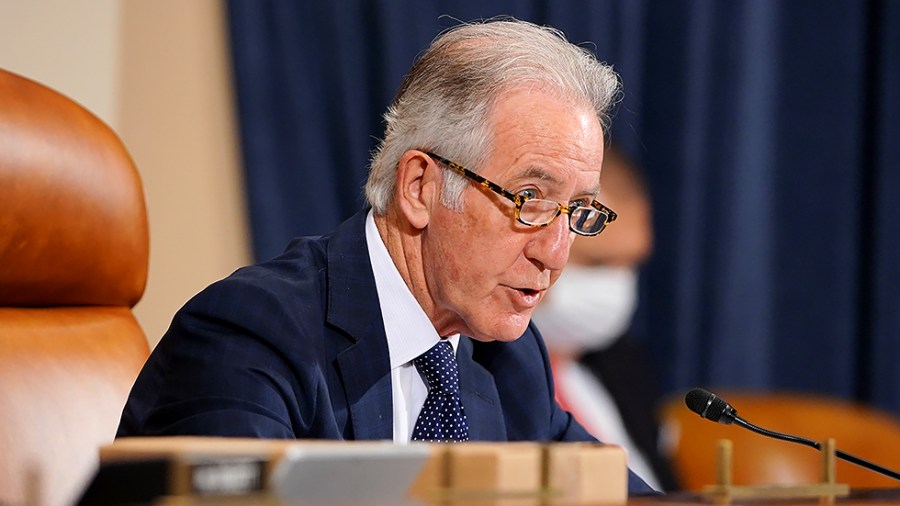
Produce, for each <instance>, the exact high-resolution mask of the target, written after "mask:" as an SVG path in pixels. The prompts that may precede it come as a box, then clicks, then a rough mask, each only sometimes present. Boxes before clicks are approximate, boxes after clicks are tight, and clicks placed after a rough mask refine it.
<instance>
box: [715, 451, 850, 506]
mask: <svg viewBox="0 0 900 506" xmlns="http://www.w3.org/2000/svg"><path fill="white" fill-rule="evenodd" d="M835 458H836V457H835V443H834V440H833V439H829V440H828V441H826V442H825V444H824V451H823V454H822V482H821V483H800V484H790V485H787V484H770V485H734V484H733V483H732V445H731V441H730V440H727V439H721V440H719V441H718V444H717V447H716V484H715V485H708V486H706V487H704V488H703V492H702V495H703V496H704V497H706V498H708V499H712V500H714V501H715V502H716V504H721V503H726V504H727V503H729V502H731V501H732V500H734V499H800V498H809V499H812V498H819V499H830V500H831V502H833V500H834V499H835V498H837V497H845V496H847V495H849V494H850V486H849V485H847V484H844V483H836V480H835Z"/></svg>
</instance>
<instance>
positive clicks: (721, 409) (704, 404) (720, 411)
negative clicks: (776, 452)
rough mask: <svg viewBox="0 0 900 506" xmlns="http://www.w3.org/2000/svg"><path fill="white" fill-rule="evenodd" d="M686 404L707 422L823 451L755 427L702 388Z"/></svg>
mask: <svg viewBox="0 0 900 506" xmlns="http://www.w3.org/2000/svg"><path fill="white" fill-rule="evenodd" d="M684 403H685V404H687V407H688V409H690V410H691V411H693V412H694V413H697V414H698V415H700V417H701V418H706V419H707V420H712V421H714V422H719V423H723V424H725V425H731V424H732V423H734V424H735V425H739V426H741V427H743V428H745V429H748V430H750V431H753V432H756V433H757V434H762V435H763V436H766V437H771V438H775V439H780V440H782V441H789V442H791V443H798V444H802V445H806V446H809V447H810V448H815V449H816V450H819V451H822V445H821V443H819V442H818V441H813V440H812V439H807V438H805V437H798V436H791V435H789V434H782V433H780V432H775V431H771V430H768V429H763V428H762V427H757V426H756V425H753V424H752V423H750V422H748V421H747V420H744V419H743V418H741V417H739V416H738V414H737V410H736V409H734V408H733V407H731V404H728V403H727V402H725V400H724V399H722V398H721V397H719V396H718V395H716V394H714V393H712V392H710V391H709V390H704V389H702V388H694V389H691V391H690V392H688V393H687V395H685V396H684ZM834 454H835V456H836V457H838V458H840V459H843V460H846V461H847V462H852V463H854V464H856V465H858V466H861V467H864V468H866V469H868V470H870V471H875V472H876V473H879V474H882V475H884V476H888V477H890V478H893V479H895V480H900V473H898V472H896V471H892V470H890V469H888V468H886V467H882V466H879V465H878V464H873V463H871V462H869V461H868V460H864V459H861V458H859V457H855V456H853V455H850V454H849V453H845V452H842V451H840V450H835V451H834Z"/></svg>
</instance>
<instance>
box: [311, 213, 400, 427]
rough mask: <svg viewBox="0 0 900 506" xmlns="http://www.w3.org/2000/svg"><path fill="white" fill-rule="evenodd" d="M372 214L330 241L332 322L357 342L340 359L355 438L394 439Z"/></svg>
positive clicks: (363, 215) (357, 218) (350, 224)
mask: <svg viewBox="0 0 900 506" xmlns="http://www.w3.org/2000/svg"><path fill="white" fill-rule="evenodd" d="M365 220H366V212H365V211H363V212H360V213H358V214H357V215H355V216H353V217H352V218H350V219H349V220H347V221H346V222H345V223H344V224H342V225H341V226H340V227H338V229H337V230H336V231H335V232H334V235H333V236H332V237H331V238H330V240H329V241H328V246H327V248H328V251H327V257H328V270H327V291H328V302H327V304H328V308H327V316H326V320H327V322H328V323H329V324H331V325H334V326H335V327H337V328H338V329H340V330H342V331H343V332H344V333H345V334H346V335H347V337H348V339H349V340H350V341H351V343H352V344H350V346H349V347H347V348H346V349H345V350H343V351H342V352H340V353H339V354H338V356H337V358H336V362H337V366H338V369H339V370H340V375H341V379H342V381H343V387H344V393H345V394H346V396H347V403H348V406H349V411H350V420H351V424H352V428H353V437H354V438H355V439H392V437H393V407H392V398H391V362H390V357H389V355H388V347H387V337H386V336H385V333H384V322H383V321H382V319H381V308H380V306H379V303H378V292H377V290H376V288H375V278H374V276H373V274H372V266H371V264H370V262H369V253H368V251H369V250H368V248H367V246H366V234H365Z"/></svg>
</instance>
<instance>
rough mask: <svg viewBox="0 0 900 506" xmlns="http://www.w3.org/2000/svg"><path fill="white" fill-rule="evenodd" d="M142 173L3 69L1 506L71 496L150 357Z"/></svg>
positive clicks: (52, 99) (113, 139)
mask: <svg viewBox="0 0 900 506" xmlns="http://www.w3.org/2000/svg"><path fill="white" fill-rule="evenodd" d="M147 265H148V231H147V215H146V208H145V205H144V196H143V189H142V186H141V181H140V178H139V176H138V173H137V171H136V170H135V167H134V164H133V163H132V161H131V158H130V157H129V155H128V153H127V152H126V151H125V148H124V147H123V145H122V143H121V141H120V140H119V139H118V137H117V136H116V135H115V134H114V133H113V132H112V130H111V129H110V128H109V127H107V126H106V125H105V124H104V123H103V122H102V121H100V120H99V119H97V118H96V117H95V116H93V115H92V114H91V113H90V112H88V111H87V110H85V109H84V108H83V107H81V106H80V105H78V104H76V103H75V102H73V101H72V100H70V99H68V98H66V97H64V96H63V95H61V94H59V93H57V92H55V91H52V90H50V89H49V88H47V87H45V86H42V85H40V84H38V83H36V82H34V81H31V80H28V79H25V78H23V77H21V76H17V75H15V74H12V73H9V72H6V71H3V70H2V69H0V504H23V503H40V504H51V505H53V504H67V503H71V502H72V501H74V500H75V499H76V498H77V496H78V494H79V493H80V491H81V489H82V487H83V486H84V485H86V483H87V481H88V480H89V478H90V476H91V474H92V473H93V471H94V469H95V467H96V465H97V458H98V455H97V450H98V448H99V446H100V445H101V444H104V443H108V442H111V441H112V440H113V438H114V436H115V431H116V426H117V424H118V420H119V416H120V414H121V410H122V407H123V406H124V404H125V399H126V397H127V395H128V391H129V389H130V387H131V385H132V383H133V382H134V379H135V378H136V377H137V373H138V371H139V369H140V367H141V365H142V364H143V362H144V361H145V360H146V358H147V355H148V353H149V351H148V346H147V340H146V338H145V336H144V334H143V332H142V331H141V329H140V327H139V326H138V324H137V321H136V320H135V318H134V315H133V314H132V311H131V308H132V306H134V304H135V303H137V301H138V300H139V299H140V298H141V295H142V294H143V291H144V286H145V283H146V279H147Z"/></svg>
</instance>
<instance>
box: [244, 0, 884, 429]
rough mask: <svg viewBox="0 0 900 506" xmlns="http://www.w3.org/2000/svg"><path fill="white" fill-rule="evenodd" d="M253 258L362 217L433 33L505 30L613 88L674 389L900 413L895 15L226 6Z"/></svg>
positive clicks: (679, 8) (747, 4)
mask: <svg viewBox="0 0 900 506" xmlns="http://www.w3.org/2000/svg"><path fill="white" fill-rule="evenodd" d="M229 14H230V16H229V19H230V28H231V36H232V47H233V56H234V65H235V79H236V84H237V90H238V106H239V114H240V124H241V134H242V139H243V152H244V160H245V167H246V181H247V191H248V195H249V202H250V212H251V223H252V225H253V226H252V229H253V240H254V251H255V253H256V256H257V258H259V259H263V258H268V257H271V256H273V255H275V254H276V253H278V252H279V251H280V250H281V248H282V247H283V246H284V244H286V242H287V241H288V240H289V239H290V238H291V237H293V236H297V235H305V234H319V233H325V232H327V231H329V230H330V229H332V228H333V227H334V226H336V225H337V223H339V222H340V221H342V220H343V219H344V218H345V217H347V216H349V215H350V214H352V213H353V212H355V211H356V210H357V209H359V208H360V207H361V206H362V205H363V199H362V197H361V186H362V183H363V181H364V179H365V174H366V165H367V158H368V153H369V152H370V150H371V149H372V147H374V145H375V141H374V139H376V138H377V137H378V136H380V135H381V133H382V124H381V121H380V115H381V114H382V113H383V111H384V109H385V108H386V106H387V105H388V103H389V102H390V100H391V98H392V96H393V93H394V90H395V89H396V87H397V85H398V84H399V82H400V80H401V78H402V76H403V74H404V73H405V72H406V70H407V69H408V67H409V65H410V64H411V63H412V61H413V59H414V58H415V56H416V54H417V53H418V52H419V51H420V50H421V49H422V48H424V47H425V46H426V45H427V44H428V42H429V41H430V40H431V39H432V38H433V37H434V36H435V35H436V34H437V33H438V32H439V31H440V30H441V29H443V28H446V27H448V26H452V25H454V24H456V23H457V22H458V20H463V21H468V20H473V19H481V18H487V17H492V16H495V15H500V14H507V15H512V16H515V17H518V18H522V19H527V20H530V21H533V22H536V23H541V24H549V25H553V26H555V27H557V28H560V29H562V30H563V31H565V32H566V34H567V36H568V38H569V39H570V40H572V41H576V42H582V41H585V42H587V41H590V42H591V43H592V45H593V47H595V49H596V52H597V54H598V55H599V56H600V58H601V59H603V60H606V61H608V62H610V63H613V64H614V65H615V67H616V69H617V70H618V71H619V72H620V74H621V75H622V78H623V82H624V86H625V96H624V99H623V102H622V104H621V106H620V108H619V110H618V114H617V116H616V118H615V120H614V123H613V130H612V132H613V137H614V138H616V140H617V141H618V142H619V143H620V144H622V145H623V146H624V147H625V148H626V149H627V150H628V151H629V152H630V153H631V154H632V155H633V156H634V158H635V159H636V160H637V161H638V162H639V163H640V164H641V165H643V167H644V169H645V171H646V173H647V179H648V181H649V183H650V185H651V192H652V194H653V199H654V208H655V224H656V233H657V245H656V250H655V253H654V256H653V258H652V259H651V261H650V262H649V264H648V265H647V266H646V268H645V270H644V272H643V280H642V283H643V287H642V288H643V293H642V301H641V308H640V311H639V320H638V322H637V324H636V325H637V328H638V329H639V333H640V334H642V335H644V336H645V339H646V342H647V344H648V345H649V346H650V348H651V349H652V350H653V353H654V357H655V359H656V362H657V363H658V364H659V373H660V376H661V377H662V378H663V379H664V381H665V386H666V387H667V388H668V389H669V390H672V391H674V390H677V389H684V388H688V387H691V386H695V385H707V386H712V387H731V388H748V389H749V388H752V389H782V390H793V391H800V392H813V393H816V392H818V393H826V394H831V395H836V396H840V397H845V398H853V399H859V400H862V401H868V402H872V403H874V404H877V405H879V406H881V407H883V408H885V409H889V410H892V411H893V412H895V413H898V414H900V368H898V367H897V366H896V365H895V364H897V363H898V362H900V198H897V196H898V195H900V93H898V90H900V2H894V1H890V0H874V1H869V2H858V1H856V0H836V1H834V2H827V3H820V2H780V1H777V0H737V1H733V2H716V1H713V0H706V1H704V0H695V1H687V0H683V1H665V2H663V1H660V2H651V1H648V0H602V1H601V0H584V1H574V0H573V1H563V2H559V1H553V0H530V1H524V0H521V1H515V0H506V1H496V2H491V3H490V5H485V2H481V1H474V0H444V1H436V0H435V1H431V2H422V1H421V0H378V1H366V0H339V1H335V2H318V1H313V0H306V1H303V0H297V1H289V0H284V1H276V0H270V1H264V2H258V1H256V0H230V1H229Z"/></svg>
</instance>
